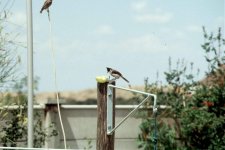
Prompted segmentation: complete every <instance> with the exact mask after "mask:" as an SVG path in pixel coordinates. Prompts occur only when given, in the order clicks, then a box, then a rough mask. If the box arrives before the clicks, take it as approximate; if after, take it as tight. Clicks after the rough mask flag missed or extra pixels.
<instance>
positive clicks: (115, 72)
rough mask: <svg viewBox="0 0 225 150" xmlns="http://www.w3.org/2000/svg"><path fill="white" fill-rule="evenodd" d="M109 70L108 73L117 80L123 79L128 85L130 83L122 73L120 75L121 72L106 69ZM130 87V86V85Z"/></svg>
mask: <svg viewBox="0 0 225 150" xmlns="http://www.w3.org/2000/svg"><path fill="white" fill-rule="evenodd" d="M106 69H107V73H109V74H110V75H111V76H112V77H114V78H115V79H119V78H122V79H123V80H125V81H126V82H127V83H129V81H128V80H127V79H126V78H125V77H124V76H123V75H122V73H120V72H119V71H117V70H115V69H112V68H109V67H106ZM129 86H130V85H129Z"/></svg>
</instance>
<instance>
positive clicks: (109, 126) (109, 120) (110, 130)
mask: <svg viewBox="0 0 225 150" xmlns="http://www.w3.org/2000/svg"><path fill="white" fill-rule="evenodd" d="M112 88H117V89H121V90H125V91H129V92H133V93H139V94H143V95H146V96H147V97H146V98H145V99H144V100H143V101H142V102H141V103H140V104H139V105H138V106H137V107H136V108H134V109H133V110H132V111H131V112H130V113H129V114H128V115H127V116H126V117H124V118H123V119H122V121H120V122H119V123H118V125H116V126H115V127H114V128H112V126H113V125H112V118H113V117H114V116H112V106H111V105H112V104H111V101H112V92H111V91H112ZM107 92H108V94H107V134H108V135H110V134H112V133H113V132H114V131H115V130H116V129H117V128H118V127H119V126H120V125H121V124H122V123H123V122H124V121H125V120H127V118H128V117H129V116H130V115H132V114H133V113H134V112H135V111H136V110H137V109H138V108H139V107H141V105H143V104H144V103H145V102H146V100H147V99H148V98H149V97H150V96H152V97H153V98H154V102H153V113H154V114H156V112H157V107H156V101H157V99H156V98H157V96H156V95H155V94H151V93H147V92H142V91H138V90H133V89H128V88H124V87H119V86H115V85H111V84H109V85H108V91H107Z"/></svg>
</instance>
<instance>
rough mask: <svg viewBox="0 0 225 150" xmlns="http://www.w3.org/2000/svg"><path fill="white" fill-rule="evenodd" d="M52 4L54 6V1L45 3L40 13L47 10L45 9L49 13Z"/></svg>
mask: <svg viewBox="0 0 225 150" xmlns="http://www.w3.org/2000/svg"><path fill="white" fill-rule="evenodd" d="M51 4H52V0H46V1H45V3H44V5H43V6H42V8H41V11H40V13H42V11H43V10H45V9H46V10H47V11H49V10H48V8H49V7H50V6H51Z"/></svg>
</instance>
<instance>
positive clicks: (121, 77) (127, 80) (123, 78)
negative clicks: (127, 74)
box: [121, 76, 129, 83]
mask: <svg viewBox="0 0 225 150" xmlns="http://www.w3.org/2000/svg"><path fill="white" fill-rule="evenodd" d="M121 78H123V79H124V80H125V81H126V82H127V83H129V81H128V80H127V79H126V78H124V77H123V76H121Z"/></svg>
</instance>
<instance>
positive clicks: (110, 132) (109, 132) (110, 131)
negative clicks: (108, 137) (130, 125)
mask: <svg viewBox="0 0 225 150" xmlns="http://www.w3.org/2000/svg"><path fill="white" fill-rule="evenodd" d="M148 98H149V96H148V97H146V98H145V99H144V100H143V101H142V102H141V103H140V104H139V105H138V106H137V107H136V108H135V109H133V110H132V111H131V112H130V113H129V114H127V115H126V117H124V118H123V120H121V121H120V122H119V123H118V124H117V125H116V126H115V127H114V128H113V129H112V130H109V131H108V132H107V134H112V133H113V132H114V131H115V130H116V129H117V128H118V127H119V126H120V125H121V124H122V123H123V122H124V121H126V120H127V118H129V117H130V116H131V115H132V114H133V113H134V112H135V111H136V110H137V109H138V108H139V107H140V106H141V105H143V104H144V102H146V100H147V99H148Z"/></svg>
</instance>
